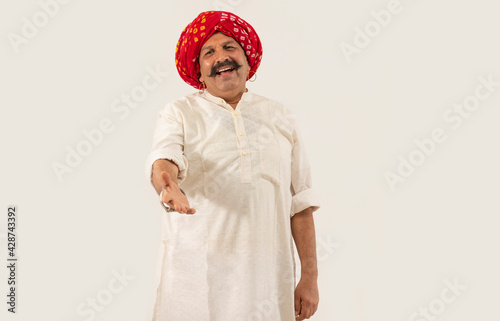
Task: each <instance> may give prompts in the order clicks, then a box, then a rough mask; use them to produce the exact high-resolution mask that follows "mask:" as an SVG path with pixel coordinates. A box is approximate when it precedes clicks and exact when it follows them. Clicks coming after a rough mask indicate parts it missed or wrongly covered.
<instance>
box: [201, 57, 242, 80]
mask: <svg viewBox="0 0 500 321" xmlns="http://www.w3.org/2000/svg"><path fill="white" fill-rule="evenodd" d="M222 67H233V68H234V69H235V70H237V69H239V68H240V67H242V65H240V64H238V63H237V62H236V61H232V60H225V61H223V62H219V63H216V64H215V65H214V66H213V67H212V70H211V73H210V75H208V77H215V75H216V74H217V70H219V69H221V68H222Z"/></svg>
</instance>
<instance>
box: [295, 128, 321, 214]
mask: <svg viewBox="0 0 500 321" xmlns="http://www.w3.org/2000/svg"><path fill="white" fill-rule="evenodd" d="M291 165H292V166H291V175H292V178H291V185H292V186H291V192H292V209H291V213H290V217H293V216H294V215H295V214H296V213H299V212H301V211H303V210H305V209H306V208H309V207H312V210H313V212H314V211H316V210H317V209H318V208H319V207H320V203H319V198H318V196H317V194H316V192H315V191H314V189H313V187H312V182H311V168H310V165H309V159H308V158H307V153H306V150H305V147H304V142H303V140H302V137H301V135H300V132H299V129H298V126H297V124H296V123H295V122H294V130H293V146H292V164H291Z"/></svg>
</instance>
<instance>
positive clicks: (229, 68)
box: [219, 67, 233, 72]
mask: <svg viewBox="0 0 500 321" xmlns="http://www.w3.org/2000/svg"><path fill="white" fill-rule="evenodd" d="M231 69H233V68H231V67H228V68H224V69H221V70H219V72H223V71H228V70H231Z"/></svg>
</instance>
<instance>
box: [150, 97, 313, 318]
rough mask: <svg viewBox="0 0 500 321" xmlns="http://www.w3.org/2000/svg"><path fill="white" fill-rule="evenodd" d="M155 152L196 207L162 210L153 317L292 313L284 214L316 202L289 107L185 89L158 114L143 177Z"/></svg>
mask: <svg viewBox="0 0 500 321" xmlns="http://www.w3.org/2000/svg"><path fill="white" fill-rule="evenodd" d="M160 158H163V159H170V160H172V161H173V162H174V163H176V164H177V166H178V167H179V176H178V182H179V185H180V187H181V188H182V189H183V190H184V192H185V193H186V195H187V197H188V200H189V202H190V205H191V207H193V208H195V209H196V214H194V215H186V214H179V213H176V212H174V213H166V212H165V213H164V214H163V216H162V242H161V247H160V253H159V261H158V275H157V283H156V284H155V286H156V285H157V292H156V294H155V304H154V312H153V320H154V321H193V320H196V321H256V320H259V321H293V320H295V316H294V288H295V262H294V256H293V239H292V235H291V229H290V218H291V216H293V215H294V214H295V213H297V212H300V211H301V210H303V209H305V208H308V207H310V206H313V207H314V209H317V208H318V206H319V204H318V201H317V198H316V196H315V194H314V192H313V190H312V188H311V176H310V169H309V163H308V161H307V157H306V155H305V152H304V148H303V144H302V141H301V138H300V135H299V134H298V131H297V126H296V123H295V121H294V120H293V117H292V116H291V114H290V113H289V111H288V110H287V109H286V108H285V107H283V106H282V105H281V104H279V103H277V102H275V101H272V100H269V99H267V98H264V97H262V96H259V95H256V94H253V93H248V92H247V93H245V94H243V96H242V98H241V100H240V102H239V103H238V105H237V107H236V109H233V108H232V107H231V106H230V105H229V104H226V102H225V101H224V100H222V99H220V98H217V97H214V96H212V95H210V94H209V93H208V92H206V91H205V93H203V94H200V93H195V94H191V95H189V96H186V97H184V98H182V99H179V100H177V101H174V102H172V103H169V104H167V105H166V106H165V107H164V108H163V109H162V110H161V111H160V114H159V118H158V120H157V123H156V129H155V132H154V138H153V147H152V151H151V154H150V155H149V157H148V159H147V161H146V175H147V177H148V179H150V175H151V166H152V164H153V163H154V161H155V160H157V159H160ZM158 206H159V207H160V205H159V204H158Z"/></svg>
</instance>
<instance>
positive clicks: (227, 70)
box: [215, 67, 234, 76]
mask: <svg viewBox="0 0 500 321" xmlns="http://www.w3.org/2000/svg"><path fill="white" fill-rule="evenodd" d="M233 70H234V68H233V67H223V68H221V69H219V70H218V71H217V72H216V73H215V74H216V75H218V76H220V75H221V74H223V73H230V72H231V71H233Z"/></svg>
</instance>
